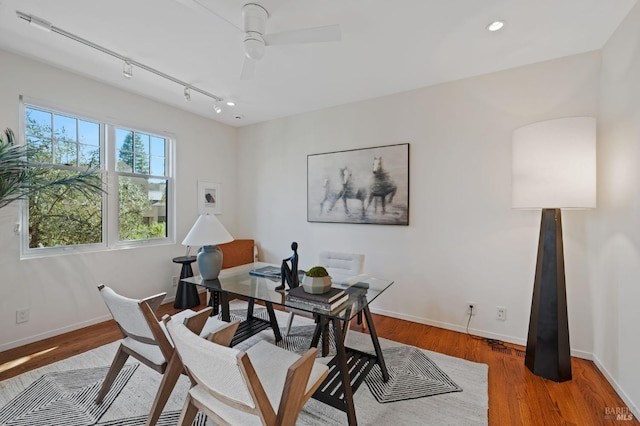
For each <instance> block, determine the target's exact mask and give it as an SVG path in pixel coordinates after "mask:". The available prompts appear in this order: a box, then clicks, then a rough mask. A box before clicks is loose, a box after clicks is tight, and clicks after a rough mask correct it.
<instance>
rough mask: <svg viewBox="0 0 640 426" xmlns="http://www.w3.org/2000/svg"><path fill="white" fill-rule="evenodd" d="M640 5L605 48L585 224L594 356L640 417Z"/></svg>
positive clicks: (633, 10)
mask: <svg viewBox="0 0 640 426" xmlns="http://www.w3.org/2000/svg"><path fill="white" fill-rule="evenodd" d="M639 76H640V5H636V6H635V8H634V9H632V11H631V12H630V13H629V15H628V16H627V17H626V19H625V20H624V22H623V23H622V24H621V25H620V27H619V28H618V30H617V31H616V32H615V34H614V35H613V36H612V38H611V39H610V40H609V42H608V43H607V44H606V46H605V47H604V48H603V50H602V79H601V84H600V114H599V131H598V208H597V209H596V211H595V215H594V217H593V220H592V221H590V222H589V226H588V233H587V236H588V241H589V243H588V247H589V256H590V265H591V275H592V276H593V277H594V279H593V280H592V289H591V291H592V292H593V302H594V303H593V322H594V330H593V333H594V357H595V361H596V363H597V364H598V366H599V367H600V369H601V370H603V371H604V372H605V374H606V375H607V376H608V378H609V381H610V382H612V383H613V384H614V386H615V387H616V388H617V390H618V393H620V394H621V395H622V396H623V397H624V398H625V402H627V404H629V405H630V407H631V408H632V409H633V410H634V413H635V415H636V417H639V416H640V408H639V407H640V365H639V364H638V357H639V355H638V354H639V353H640V336H639V333H638V324H640V309H639V308H638V302H639V301H640V284H639V282H640V78H639Z"/></svg>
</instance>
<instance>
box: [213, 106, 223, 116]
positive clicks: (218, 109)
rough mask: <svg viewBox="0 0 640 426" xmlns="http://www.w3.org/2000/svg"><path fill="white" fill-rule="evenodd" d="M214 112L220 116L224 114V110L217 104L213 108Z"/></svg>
mask: <svg viewBox="0 0 640 426" xmlns="http://www.w3.org/2000/svg"><path fill="white" fill-rule="evenodd" d="M213 110H214V111H215V112H216V114H220V113H221V112H222V108H220V105H218V104H215V105H214V106H213Z"/></svg>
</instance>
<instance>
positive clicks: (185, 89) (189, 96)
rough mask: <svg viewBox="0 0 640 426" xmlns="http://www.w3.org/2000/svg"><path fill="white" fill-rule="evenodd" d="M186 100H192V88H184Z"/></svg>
mask: <svg viewBox="0 0 640 426" xmlns="http://www.w3.org/2000/svg"><path fill="white" fill-rule="evenodd" d="M184 100H185V101H190V100H191V89H190V88H188V87H185V88H184Z"/></svg>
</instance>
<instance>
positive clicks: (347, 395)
mask: <svg viewBox="0 0 640 426" xmlns="http://www.w3.org/2000/svg"><path fill="white" fill-rule="evenodd" d="M331 321H332V323H333V332H334V333H335V340H336V356H337V357H338V358H337V360H338V362H337V363H336V365H337V366H338V367H339V368H340V377H341V378H342V387H343V393H344V403H345V406H346V407H345V408H346V412H347V419H348V420H349V426H355V425H357V424H358V420H357V419H356V407H355V404H354V402H353V390H352V389H351V377H349V366H348V364H347V353H346V351H345V349H344V340H343V338H342V325H341V324H340V322H341V321H340V320H339V319H337V318H333V319H331Z"/></svg>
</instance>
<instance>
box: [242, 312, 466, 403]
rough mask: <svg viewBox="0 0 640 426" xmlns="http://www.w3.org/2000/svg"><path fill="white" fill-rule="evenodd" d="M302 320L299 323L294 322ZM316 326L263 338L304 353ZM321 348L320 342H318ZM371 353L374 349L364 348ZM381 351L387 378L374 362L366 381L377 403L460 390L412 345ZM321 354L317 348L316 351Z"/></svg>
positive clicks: (331, 340)
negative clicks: (274, 337) (280, 336)
mask: <svg viewBox="0 0 640 426" xmlns="http://www.w3.org/2000/svg"><path fill="white" fill-rule="evenodd" d="M230 316H231V318H232V319H233V320H243V319H244V318H245V317H246V309H245V310H242V309H237V310H232V311H231V312H230ZM254 316H256V317H259V318H263V319H267V312H266V309H257V310H256V311H255V312H254ZM296 323H301V322H298V321H297V322H296ZM314 331H315V325H313V324H310V325H302V326H297V327H292V328H291V332H290V333H289V334H288V335H285V334H286V333H285V328H281V329H280V332H281V335H282V336H283V338H282V340H280V341H279V342H277V343H276V342H275V339H273V338H271V337H270V336H271V335H272V333H271V332H266V333H265V334H266V335H265V336H264V338H265V339H266V340H270V341H271V342H272V343H275V344H276V345H278V346H280V347H281V348H283V349H286V350H289V351H292V352H296V353H298V354H302V353H304V352H305V351H306V350H307V349H309V342H311V339H312V337H313V333H314ZM334 342H335V339H334V330H333V327H329V356H334V355H335V353H336V348H335V343H334ZM318 349H320V343H318ZM365 352H371V353H373V350H369V351H365ZM382 353H383V354H384V359H385V364H386V366H387V372H388V373H389V380H387V381H386V382H385V381H384V379H383V377H382V370H381V369H380V367H379V366H378V365H377V364H376V365H375V366H374V367H373V369H372V370H371V371H370V372H369V374H368V375H367V377H366V379H365V382H366V384H367V385H368V386H369V390H370V391H371V393H372V394H373V396H374V397H375V398H376V400H377V401H378V402H380V403H386V402H396V401H402V400H405V399H416V398H424V397H427V396H433V395H441V394H444V393H449V392H462V390H463V389H462V388H461V387H460V386H458V385H457V384H456V383H455V382H454V381H453V380H451V378H450V377H449V376H448V375H447V374H446V373H445V372H444V371H442V370H441V369H440V368H439V367H438V366H437V364H436V363H435V362H433V361H432V360H431V359H430V358H429V357H428V356H427V354H426V353H425V352H424V351H421V350H420V349H418V348H415V347H412V346H399V347H391V348H386V349H383V350H382ZM318 356H320V351H318Z"/></svg>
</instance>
